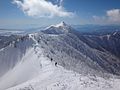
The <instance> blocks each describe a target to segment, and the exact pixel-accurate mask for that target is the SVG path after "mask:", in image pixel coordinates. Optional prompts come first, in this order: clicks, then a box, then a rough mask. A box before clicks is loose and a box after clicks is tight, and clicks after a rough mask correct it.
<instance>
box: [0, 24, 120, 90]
mask: <svg viewBox="0 0 120 90" xmlns="http://www.w3.org/2000/svg"><path fill="white" fill-rule="evenodd" d="M118 36H119V35H118ZM118 36H117V34H116V33H114V34H113V36H112V35H111V37H114V38H118ZM105 37H106V36H105ZM100 39H101V37H100ZM109 39H110V38H109ZM107 40H108V36H107ZM98 41H99V43H103V41H104V44H103V46H104V45H105V44H107V42H106V39H101V41H100V40H99V39H98V37H97V36H96V38H95V36H92V37H90V36H85V35H80V34H79V33H78V32H77V31H74V29H73V28H72V27H71V26H69V25H67V24H65V23H64V22H62V23H60V24H58V25H52V26H50V27H48V28H46V29H45V30H43V31H41V32H38V33H33V34H28V35H24V36H20V35H19V36H18V35H13V36H9V37H8V36H1V39H0V43H1V44H0V86H2V87H0V90H5V89H7V88H10V87H13V86H15V85H19V84H22V83H24V82H26V81H28V83H29V80H31V79H33V78H35V77H36V79H33V81H32V82H31V83H33V86H34V87H35V88H36V89H35V90H38V89H40V90H44V89H45V88H44V89H43V88H37V87H43V86H44V87H45V85H48V83H45V82H47V80H48V79H50V77H51V76H54V74H56V73H57V72H58V74H56V75H55V76H56V79H55V80H54V79H53V78H52V77H51V79H52V81H51V82H50V81H49V84H51V83H53V81H55V82H56V81H57V78H60V77H61V74H60V73H63V72H65V73H66V71H64V68H65V69H67V70H72V71H75V72H77V73H79V74H81V75H93V76H94V75H95V76H96V75H97V76H101V77H106V76H110V74H114V75H120V60H119V58H118V57H117V55H116V56H115V55H113V53H111V52H110V51H109V50H107V49H106V48H105V47H103V46H102V45H101V44H100V45H99V43H98ZM98 47H100V48H98ZM106 47H107V46H106ZM118 47H119V45H118ZM51 59H52V60H53V61H50V60H51ZM55 62H57V64H58V67H55V64H54V63H55ZM59 65H60V66H62V67H63V68H61V67H60V66H59ZM65 73H64V74H65ZM72 74H74V73H71V74H70V75H72ZM65 75H66V77H67V76H68V75H69V74H65ZM68 77H69V76H68ZM42 78H43V79H42ZM64 78H65V77H64V75H62V79H64ZM73 78H74V77H73ZM75 78H76V77H75ZM77 78H79V77H77ZM34 80H35V81H34ZM37 80H38V81H37ZM70 80H71V79H70ZM41 81H43V82H44V84H45V85H43V86H42V84H41V83H40V82H41ZM73 81H74V80H73ZM10 82H11V83H10ZM38 83H39V84H41V86H39V84H38ZM67 83H68V82H67ZM27 85H28V84H27ZM20 87H22V86H20ZM61 87H62V86H61ZM30 88H31V89H30ZM22 89H23V90H24V88H22ZM28 89H29V90H34V89H32V87H31V86H30V87H29V88H28ZM10 90H21V89H16V88H15V89H10ZM25 90H27V89H25ZM56 90H57V89H56ZM60 90H62V89H60ZM65 90H66V89H65ZM71 90H75V89H71ZM78 90H79V89H78ZM88 90H89V89H88Z"/></svg>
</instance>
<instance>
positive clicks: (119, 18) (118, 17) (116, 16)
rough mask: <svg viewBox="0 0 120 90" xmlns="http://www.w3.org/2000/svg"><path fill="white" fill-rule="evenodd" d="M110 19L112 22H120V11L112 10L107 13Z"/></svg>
mask: <svg viewBox="0 0 120 90" xmlns="http://www.w3.org/2000/svg"><path fill="white" fill-rule="evenodd" d="M106 14H107V16H108V19H109V20H110V21H112V22H120V9H112V10H108V11H107V12H106Z"/></svg>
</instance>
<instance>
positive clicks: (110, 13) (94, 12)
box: [0, 0, 120, 28]
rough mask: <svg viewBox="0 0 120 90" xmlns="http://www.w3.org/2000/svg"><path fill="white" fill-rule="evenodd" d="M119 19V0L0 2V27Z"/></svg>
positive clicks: (99, 22) (90, 22)
mask: <svg viewBox="0 0 120 90" xmlns="http://www.w3.org/2000/svg"><path fill="white" fill-rule="evenodd" d="M34 1H36V2H34ZM28 3H29V4H28ZM38 3H39V4H38ZM41 3H42V4H41ZM43 4H45V5H46V6H45V5H43ZM119 17H120V0H24V2H23V1H22V0H20V1H19V0H14V1H13V0H0V28H14V27H15V28H23V27H24V26H28V27H32V26H33V27H38V26H45V25H50V24H55V23H59V22H61V21H65V22H67V23H69V24H120V19H119Z"/></svg>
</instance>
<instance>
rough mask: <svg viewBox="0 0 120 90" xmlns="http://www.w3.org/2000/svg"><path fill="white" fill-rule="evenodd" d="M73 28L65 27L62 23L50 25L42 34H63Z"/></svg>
mask: <svg viewBox="0 0 120 90" xmlns="http://www.w3.org/2000/svg"><path fill="white" fill-rule="evenodd" d="M72 29H73V28H72V27H71V26H69V25H67V24H66V23H65V22H64V21H63V22H61V23H59V24H56V25H51V26H49V27H47V28H46V29H45V30H44V31H43V32H45V33H49V34H63V33H69V32H71V30H72Z"/></svg>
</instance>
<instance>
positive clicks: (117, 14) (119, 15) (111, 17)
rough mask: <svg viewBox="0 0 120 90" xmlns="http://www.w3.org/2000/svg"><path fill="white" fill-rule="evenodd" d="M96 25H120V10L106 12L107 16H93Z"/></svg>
mask: <svg viewBox="0 0 120 90" xmlns="http://www.w3.org/2000/svg"><path fill="white" fill-rule="evenodd" d="M93 19H94V20H95V22H96V23H106V24H119V23H120V9H112V10H108V11H106V14H105V16H93Z"/></svg>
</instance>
